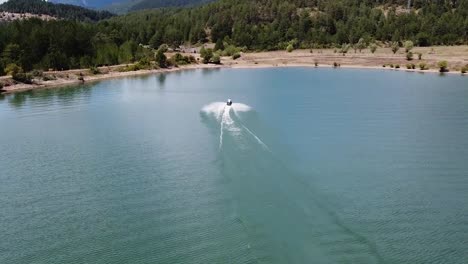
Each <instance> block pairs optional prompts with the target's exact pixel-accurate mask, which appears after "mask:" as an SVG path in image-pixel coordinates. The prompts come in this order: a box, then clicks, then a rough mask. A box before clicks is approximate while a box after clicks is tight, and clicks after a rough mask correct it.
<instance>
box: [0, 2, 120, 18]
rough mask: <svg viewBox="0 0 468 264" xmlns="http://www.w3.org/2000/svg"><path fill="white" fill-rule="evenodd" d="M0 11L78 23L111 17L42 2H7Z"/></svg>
mask: <svg viewBox="0 0 468 264" xmlns="http://www.w3.org/2000/svg"><path fill="white" fill-rule="evenodd" d="M0 11H5V12H12V13H32V14H39V15H49V16H53V17H57V18H64V19H70V20H79V21H98V20H101V19H106V18H110V17H112V16H113V14H112V13H110V12H108V11H94V10H90V9H86V8H83V7H79V6H74V5H66V4H53V3H49V2H46V1H43V0H9V1H8V2H5V3H3V4H1V5H0Z"/></svg>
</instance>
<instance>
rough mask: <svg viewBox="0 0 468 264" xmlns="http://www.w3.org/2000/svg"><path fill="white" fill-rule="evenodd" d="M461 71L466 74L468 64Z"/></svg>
mask: <svg viewBox="0 0 468 264" xmlns="http://www.w3.org/2000/svg"><path fill="white" fill-rule="evenodd" d="M460 71H461V73H466V72H468V64H466V65H465V66H463V67H462V68H461V70H460Z"/></svg>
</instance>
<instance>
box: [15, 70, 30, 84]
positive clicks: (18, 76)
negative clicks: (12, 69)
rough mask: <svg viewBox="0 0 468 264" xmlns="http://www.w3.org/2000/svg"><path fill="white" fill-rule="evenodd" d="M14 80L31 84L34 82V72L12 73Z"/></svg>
mask: <svg viewBox="0 0 468 264" xmlns="http://www.w3.org/2000/svg"><path fill="white" fill-rule="evenodd" d="M12 78H13V80H15V81H17V82H22V83H26V84H31V83H32V78H33V76H32V74H30V73H24V72H22V71H21V72H18V73H15V74H13V75H12Z"/></svg>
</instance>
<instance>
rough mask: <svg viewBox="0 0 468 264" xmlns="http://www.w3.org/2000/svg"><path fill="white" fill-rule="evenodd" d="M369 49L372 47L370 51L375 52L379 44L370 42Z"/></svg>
mask: <svg viewBox="0 0 468 264" xmlns="http://www.w3.org/2000/svg"><path fill="white" fill-rule="evenodd" d="M369 49H370V52H372V54H374V52H375V51H376V50H377V44H375V43H372V44H370V45H369Z"/></svg>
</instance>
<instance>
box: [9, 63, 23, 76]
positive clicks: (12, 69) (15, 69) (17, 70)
mask: <svg viewBox="0 0 468 264" xmlns="http://www.w3.org/2000/svg"><path fill="white" fill-rule="evenodd" d="M20 72H23V68H21V67H20V66H18V65H16V64H14V63H10V64H8V65H7V66H6V68H5V73H6V74H8V75H15V74H17V73H20Z"/></svg>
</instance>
